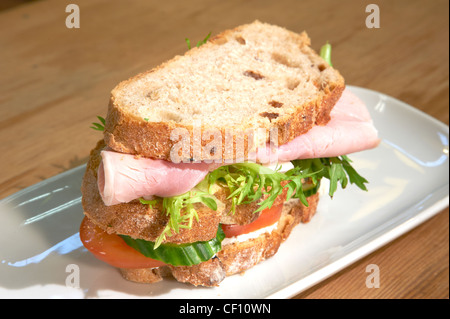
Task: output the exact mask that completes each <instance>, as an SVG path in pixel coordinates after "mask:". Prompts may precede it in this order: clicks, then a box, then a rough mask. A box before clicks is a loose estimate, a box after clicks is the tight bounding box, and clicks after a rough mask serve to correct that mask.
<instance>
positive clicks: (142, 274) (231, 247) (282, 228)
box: [120, 194, 319, 287]
mask: <svg viewBox="0 0 450 319" xmlns="http://www.w3.org/2000/svg"><path fill="white" fill-rule="evenodd" d="M318 201H319V194H315V195H312V196H310V197H308V206H304V205H303V204H302V203H301V202H300V201H299V200H298V199H291V200H289V201H287V202H286V203H285V204H284V207H283V212H282V215H281V218H280V220H279V221H278V224H277V227H276V228H275V229H274V230H272V231H271V232H267V233H263V234H261V235H259V236H258V237H256V238H252V239H249V240H246V241H243V242H234V243H229V244H225V245H223V247H222V250H221V251H220V252H219V253H217V255H216V256H214V257H213V258H212V259H210V260H208V261H206V262H203V263H200V264H198V265H194V266H171V265H167V266H163V267H158V268H137V269H125V268H120V272H121V274H122V276H123V277H124V278H125V279H127V280H130V281H134V282H140V283H154V282H158V281H161V280H163V278H164V277H173V278H175V279H176V280H177V281H179V282H183V283H189V284H192V285H194V286H206V287H213V286H218V285H219V284H220V282H222V281H223V280H224V279H225V277H227V276H231V275H234V274H238V273H241V272H243V271H245V270H247V269H250V268H252V267H253V266H255V265H256V264H258V263H259V262H261V261H263V260H265V259H267V258H270V257H272V256H273V255H275V254H276V253H277V251H278V249H279V247H280V245H281V243H282V242H283V241H285V240H286V239H287V238H288V237H289V235H290V234H291V231H292V229H293V228H294V227H295V226H296V225H297V224H299V223H307V222H309V221H310V220H311V218H312V216H313V215H314V214H315V212H316V209H317V204H318Z"/></svg>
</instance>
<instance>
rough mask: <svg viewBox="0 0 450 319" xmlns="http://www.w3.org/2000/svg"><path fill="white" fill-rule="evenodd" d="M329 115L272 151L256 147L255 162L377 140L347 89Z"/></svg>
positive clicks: (338, 151)
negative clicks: (320, 122)
mask: <svg viewBox="0 0 450 319" xmlns="http://www.w3.org/2000/svg"><path fill="white" fill-rule="evenodd" d="M330 116H331V120H330V121H329V122H328V124H327V125H326V126H315V127H313V128H312V129H311V130H309V131H308V132H307V133H306V134H303V135H300V136H298V137H296V138H295V139H294V140H292V141H291V142H289V143H287V144H284V145H281V146H280V147H278V148H276V149H275V151H274V152H270V148H269V146H267V147H266V148H263V149H260V150H258V152H257V160H258V162H260V163H268V162H275V161H278V162H287V161H291V160H294V159H307V158H320V157H334V156H340V155H345V154H350V153H355V152H359V151H363V150H367V149H371V148H374V147H376V146H377V145H378V144H379V143H380V140H379V138H378V132H377V130H376V129H375V127H374V125H373V123H372V119H371V117H370V114H369V111H368V110H367V108H366V106H365V105H364V103H363V102H362V101H361V100H360V99H359V98H358V97H357V96H356V95H354V94H353V93H352V92H350V91H349V90H348V89H346V90H344V92H343V93H342V96H341V98H340V99H339V101H338V102H337V103H336V105H335V106H334V108H333V110H332V111H331V114H330Z"/></svg>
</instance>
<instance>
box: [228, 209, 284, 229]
mask: <svg viewBox="0 0 450 319" xmlns="http://www.w3.org/2000/svg"><path fill="white" fill-rule="evenodd" d="M282 210H283V204H279V205H276V206H272V207H271V208H267V209H264V210H263V211H262V212H261V215H259V217H258V218H257V219H255V220H254V221H253V222H251V223H250V224H247V225H236V224H231V225H224V224H222V229H223V232H224V233H225V237H234V236H239V235H242V234H248V233H250V232H252V231H255V230H258V229H260V228H264V227H267V226H270V225H273V224H275V223H276V222H277V221H278V220H279V219H280V217H281V212H282Z"/></svg>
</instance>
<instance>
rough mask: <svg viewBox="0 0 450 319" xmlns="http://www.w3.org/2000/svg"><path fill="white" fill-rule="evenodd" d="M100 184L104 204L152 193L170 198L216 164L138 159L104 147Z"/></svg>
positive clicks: (201, 178) (201, 176)
mask: <svg viewBox="0 0 450 319" xmlns="http://www.w3.org/2000/svg"><path fill="white" fill-rule="evenodd" d="M101 156H102V162H101V163H100V166H99V169H98V187H99V191H100V195H101V196H102V199H103V202H104V203H105V205H107V206H110V205H115V204H119V203H127V202H129V201H131V200H133V199H137V198H141V197H144V198H148V197H149V196H153V195H154V196H161V197H169V196H175V195H180V194H183V193H186V192H188V191H190V190H191V189H192V188H193V187H194V186H195V185H197V184H198V183H199V182H201V181H202V180H203V179H204V178H205V176H206V174H208V172H209V171H210V170H214V169H215V168H217V167H218V166H217V164H206V163H179V164H174V163H171V162H167V161H163V160H153V159H149V158H138V157H135V156H133V155H129V154H121V153H117V152H113V151H108V150H103V151H102V152H101Z"/></svg>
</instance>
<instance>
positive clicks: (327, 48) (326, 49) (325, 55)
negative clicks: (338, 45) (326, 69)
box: [320, 42, 333, 66]
mask: <svg viewBox="0 0 450 319" xmlns="http://www.w3.org/2000/svg"><path fill="white" fill-rule="evenodd" d="M320 56H321V58H322V59H324V60H325V61H327V63H328V64H329V65H330V66H333V64H332V63H331V44H329V43H328V42H327V43H326V44H324V45H323V46H322V47H321V48H320Z"/></svg>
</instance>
